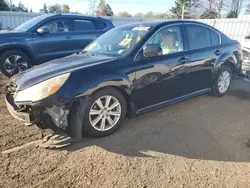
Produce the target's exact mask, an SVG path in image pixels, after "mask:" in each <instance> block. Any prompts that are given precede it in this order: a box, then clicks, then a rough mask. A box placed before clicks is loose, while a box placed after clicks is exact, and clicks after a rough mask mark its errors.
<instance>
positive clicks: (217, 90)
mask: <svg viewBox="0 0 250 188" xmlns="http://www.w3.org/2000/svg"><path fill="white" fill-rule="evenodd" d="M232 78H233V74H232V70H231V68H229V67H227V66H222V67H221V68H220V70H219V72H218V75H217V77H216V79H215V82H214V85H213V93H214V95H215V96H218V97H222V96H224V95H225V94H226V93H227V92H228V90H229V88H230V85H231V81H232Z"/></svg>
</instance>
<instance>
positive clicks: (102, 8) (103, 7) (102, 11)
mask: <svg viewBox="0 0 250 188" xmlns="http://www.w3.org/2000/svg"><path fill="white" fill-rule="evenodd" d="M97 15H99V16H113V15H114V13H113V11H112V9H111V7H110V5H109V4H107V3H106V1H105V0H100V3H99V5H98V6H97Z"/></svg>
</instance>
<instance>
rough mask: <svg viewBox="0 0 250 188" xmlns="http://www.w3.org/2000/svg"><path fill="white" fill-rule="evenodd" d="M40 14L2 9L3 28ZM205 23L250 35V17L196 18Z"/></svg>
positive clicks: (120, 21)
mask: <svg viewBox="0 0 250 188" xmlns="http://www.w3.org/2000/svg"><path fill="white" fill-rule="evenodd" d="M38 15H40V14H39V13H27V12H26V13H24V12H4V11H0V22H2V28H3V29H8V28H15V27H17V26H19V25H20V24H22V23H24V22H25V21H27V20H29V19H31V18H33V17H36V16H38ZM105 18H107V19H110V20H111V21H112V22H113V24H114V25H115V26H120V25H124V24H128V23H133V22H142V21H146V20H152V19H144V18H122V17H105ZM196 21H200V22H203V23H207V24H209V25H211V26H213V27H215V28H217V29H219V30H220V31H222V32H223V33H225V34H227V35H228V36H230V37H231V38H232V39H236V40H238V41H240V42H242V41H243V39H244V38H245V36H247V35H250V17H245V18H243V17H240V18H238V19H200V20H196Z"/></svg>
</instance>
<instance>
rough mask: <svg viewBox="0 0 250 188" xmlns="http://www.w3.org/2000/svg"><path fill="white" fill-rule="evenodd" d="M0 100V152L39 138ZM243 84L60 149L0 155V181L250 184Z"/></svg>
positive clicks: (248, 86) (249, 94)
mask: <svg viewBox="0 0 250 188" xmlns="http://www.w3.org/2000/svg"><path fill="white" fill-rule="evenodd" d="M0 80H1V82H0V83H1V86H0V88H1V90H0V93H1V99H0V122H1V124H0V130H1V131H0V143H1V145H0V150H1V151H6V150H8V149H11V148H15V147H18V146H20V145H23V144H25V143H29V142H31V141H34V140H38V139H41V132H40V131H39V130H38V129H37V128H35V127H34V126H31V127H25V126H23V125H22V124H20V123H19V122H18V121H16V120H14V119H13V118H12V117H10V116H9V114H8V112H7V110H6V108H5V104H4V98H3V96H4V95H3V93H4V92H3V89H2V88H3V85H4V82H5V81H4V80H3V77H2V76H0ZM249 111H250V83H246V82H243V81H242V80H236V81H234V83H233V87H232V89H231V91H230V93H229V94H228V95H227V96H225V97H223V98H215V97H212V96H209V95H204V96H201V97H198V98H195V99H192V100H189V101H186V102H182V103H179V104H177V105H174V106H170V107H167V108H164V109H161V110H157V111H154V112H151V113H148V114H145V115H142V116H139V117H138V118H135V119H130V120H126V121H125V122H124V123H123V125H122V127H121V129H120V130H119V131H118V132H116V133H115V134H113V135H111V136H108V137H105V138H101V139H93V138H85V139H84V140H83V141H82V142H79V143H76V144H73V145H70V146H68V147H66V148H63V149H57V150H48V149H43V148H40V147H37V146H35V145H30V146H29V147H24V148H22V149H20V150H17V151H13V152H10V153H8V154H0V161H1V162H0V187H53V188H54V187H84V188H85V187H93V188H97V187H102V188H104V187H108V188H110V187H119V188H123V187H131V188H135V187H139V188H149V187H150V188H151V187H152V188H156V187H157V188H158V187H195V188H196V187H216V188H218V187H239V188H242V187H243V188H244V187H250V115H249Z"/></svg>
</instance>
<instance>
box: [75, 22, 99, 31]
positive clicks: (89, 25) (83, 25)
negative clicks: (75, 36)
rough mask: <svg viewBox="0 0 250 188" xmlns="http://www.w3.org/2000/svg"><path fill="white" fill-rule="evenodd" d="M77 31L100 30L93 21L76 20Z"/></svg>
mask: <svg viewBox="0 0 250 188" xmlns="http://www.w3.org/2000/svg"><path fill="white" fill-rule="evenodd" d="M74 26H75V31H77V32H81V31H95V30H99V29H97V27H96V24H95V23H94V22H93V21H91V20H74Z"/></svg>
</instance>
